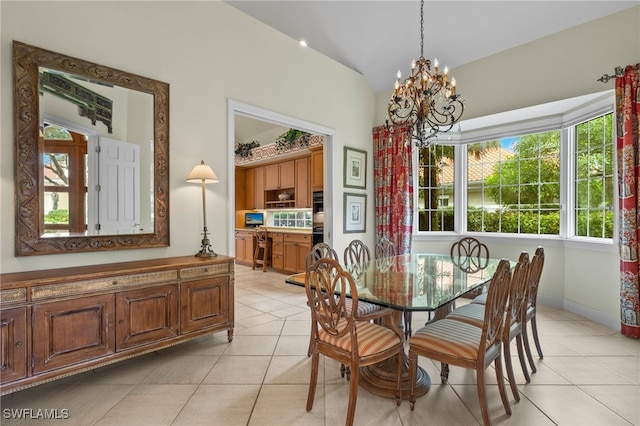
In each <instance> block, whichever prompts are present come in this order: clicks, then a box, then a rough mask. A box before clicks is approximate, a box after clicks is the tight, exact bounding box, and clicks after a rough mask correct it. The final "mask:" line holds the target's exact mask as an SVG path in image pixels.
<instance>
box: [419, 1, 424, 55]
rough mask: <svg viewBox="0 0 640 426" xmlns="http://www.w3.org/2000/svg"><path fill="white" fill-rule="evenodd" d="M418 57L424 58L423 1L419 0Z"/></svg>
mask: <svg viewBox="0 0 640 426" xmlns="http://www.w3.org/2000/svg"><path fill="white" fill-rule="evenodd" d="M420 57H421V58H424V0H420Z"/></svg>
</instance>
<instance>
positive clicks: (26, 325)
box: [0, 255, 235, 394]
mask: <svg viewBox="0 0 640 426" xmlns="http://www.w3.org/2000/svg"><path fill="white" fill-rule="evenodd" d="M234 273H235V271H234V259H233V258H231V257H226V256H222V255H218V256H217V257H214V258H197V257H194V256H185V257H173V258H163V259H154V260H143V261H136V262H124V263H117V264H107V265H95V266H83V267H76V268H64V269H51V270H42V271H30V272H20V273H10V274H2V275H0V281H1V282H2V290H0V302H2V304H1V305H0V306H1V307H0V319H1V324H2V327H1V328H0V342H1V344H2V356H1V360H2V365H1V366H0V367H1V368H2V370H1V373H2V374H1V376H0V380H1V385H2V386H1V393H2V394H6V393H11V392H15V391H17V390H20V389H24V388H27V387H30V386H34V385H37V384H39V383H44V382H48V381H51V380H54V379H57V378H60V377H65V376H68V375H70V374H75V373H79V372H82V371H87V370H91V369H94V368H97V367H100V366H103V365H108V364H112V363H114V362H116V361H118V360H121V359H127V358H131V357H132V356H136V355H140V354H144V353H148V352H152V351H156V350H159V349H162V348H166V347H169V346H172V345H175V344H178V343H181V342H184V341H187V340H190V339H193V338H195V337H197V336H200V335H203V334H208V333H213V332H217V331H221V330H225V329H226V330H227V337H228V340H229V341H231V340H232V339H233V324H234V312H233V307H234V302H233V298H234V281H235V279H234Z"/></svg>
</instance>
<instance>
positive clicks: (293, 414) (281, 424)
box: [248, 385, 333, 426]
mask: <svg viewBox="0 0 640 426" xmlns="http://www.w3.org/2000/svg"><path fill="white" fill-rule="evenodd" d="M308 390H309V386H308V385H264V386H263V387H262V389H261V390H260V394H259V395H258V399H257V401H256V405H255V408H254V409H253V412H252V413H251V419H250V420H249V423H248V425H249V426H254V425H255V426H287V425H296V426H325V425H330V424H333V423H330V422H327V423H325V419H324V417H325V412H324V407H325V403H324V390H323V386H320V385H318V387H317V389H316V394H315V400H314V404H313V408H312V410H311V411H310V412H307V410H306V405H307V392H308Z"/></svg>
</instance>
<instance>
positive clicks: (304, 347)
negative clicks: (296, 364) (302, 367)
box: [275, 336, 309, 356]
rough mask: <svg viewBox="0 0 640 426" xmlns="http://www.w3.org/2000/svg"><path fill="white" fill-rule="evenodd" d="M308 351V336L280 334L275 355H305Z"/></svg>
mask: <svg viewBox="0 0 640 426" xmlns="http://www.w3.org/2000/svg"><path fill="white" fill-rule="evenodd" d="M308 351H309V337H307V336H280V339H279V340H278V345H277V346H276V350H275V355H305V356H306V355H307V352H308Z"/></svg>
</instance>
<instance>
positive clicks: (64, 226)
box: [42, 125, 87, 234]
mask: <svg viewBox="0 0 640 426" xmlns="http://www.w3.org/2000/svg"><path fill="white" fill-rule="evenodd" d="M43 138H44V142H43V143H44V158H43V168H44V169H43V173H42V175H43V179H44V185H43V188H44V194H43V195H44V197H43V200H44V206H43V209H44V211H43V212H44V215H43V217H44V225H43V226H44V232H45V233H49V234H51V233H59V232H81V233H82V232H85V231H86V230H87V220H86V217H87V211H86V206H87V200H86V197H87V186H86V182H87V170H86V164H87V141H86V137H85V136H84V135H81V134H79V133H74V132H70V131H69V130H67V129H65V128H62V127H58V126H53V125H49V126H47V127H45V128H44V135H43Z"/></svg>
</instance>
